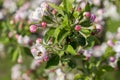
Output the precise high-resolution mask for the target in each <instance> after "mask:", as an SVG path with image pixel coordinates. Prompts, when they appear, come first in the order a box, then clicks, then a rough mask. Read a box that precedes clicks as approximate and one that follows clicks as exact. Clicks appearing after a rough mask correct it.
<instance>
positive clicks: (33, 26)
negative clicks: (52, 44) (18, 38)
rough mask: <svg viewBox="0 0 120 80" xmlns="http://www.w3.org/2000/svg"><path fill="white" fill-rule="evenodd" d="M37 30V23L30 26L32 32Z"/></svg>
mask: <svg viewBox="0 0 120 80" xmlns="http://www.w3.org/2000/svg"><path fill="white" fill-rule="evenodd" d="M36 31H37V26H36V25H31V26H30V32H32V33H34V32H36Z"/></svg>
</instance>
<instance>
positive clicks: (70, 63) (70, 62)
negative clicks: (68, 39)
mask: <svg viewBox="0 0 120 80" xmlns="http://www.w3.org/2000/svg"><path fill="white" fill-rule="evenodd" d="M68 66H69V67H71V68H75V67H76V62H75V61H74V60H69V62H68Z"/></svg>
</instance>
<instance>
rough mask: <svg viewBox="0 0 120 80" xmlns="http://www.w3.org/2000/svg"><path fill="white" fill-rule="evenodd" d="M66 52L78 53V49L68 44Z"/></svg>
mask: <svg viewBox="0 0 120 80" xmlns="http://www.w3.org/2000/svg"><path fill="white" fill-rule="evenodd" d="M66 52H68V53H70V54H72V55H76V51H75V50H74V48H73V47H72V46H71V45H68V46H67V48H66Z"/></svg>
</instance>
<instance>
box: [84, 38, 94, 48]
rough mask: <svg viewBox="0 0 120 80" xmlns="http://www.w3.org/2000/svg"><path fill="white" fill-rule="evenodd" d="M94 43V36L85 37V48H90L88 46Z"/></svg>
mask: <svg viewBox="0 0 120 80" xmlns="http://www.w3.org/2000/svg"><path fill="white" fill-rule="evenodd" d="M94 44H95V39H94V37H93V36H89V37H88V38H87V46H86V48H90V47H92V46H93V45H94Z"/></svg>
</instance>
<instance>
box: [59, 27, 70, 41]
mask: <svg viewBox="0 0 120 80" xmlns="http://www.w3.org/2000/svg"><path fill="white" fill-rule="evenodd" d="M69 33H70V32H69V31H67V30H64V29H62V30H60V33H59V35H58V40H57V41H58V42H59V43H61V42H62V41H63V40H64V39H65V38H66V37H67V36H68V35H69Z"/></svg>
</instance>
